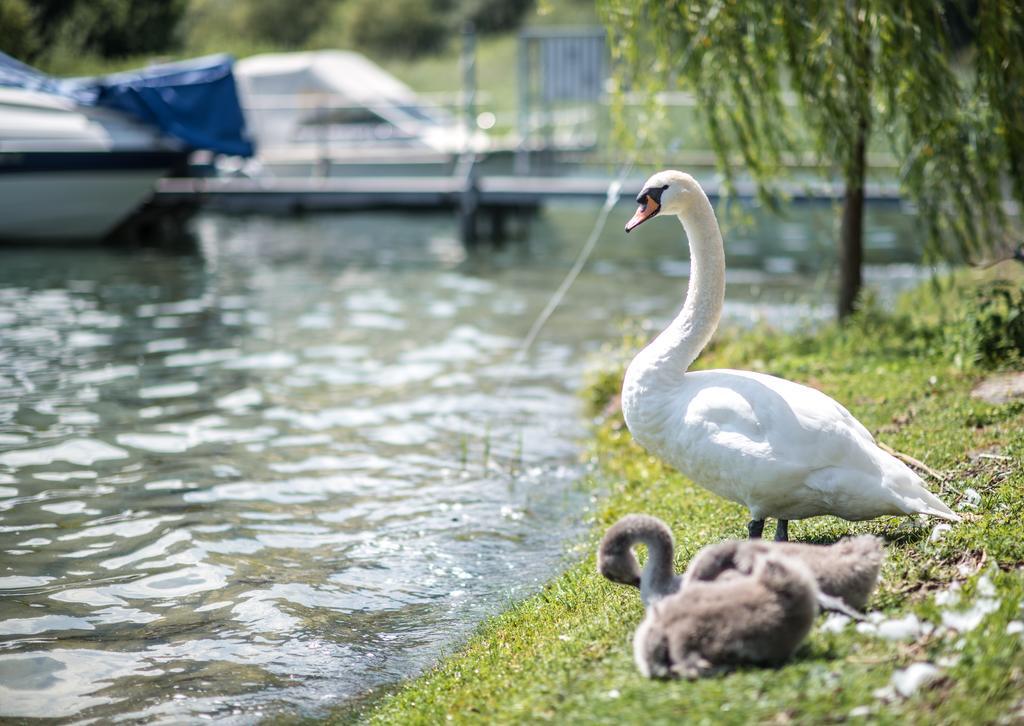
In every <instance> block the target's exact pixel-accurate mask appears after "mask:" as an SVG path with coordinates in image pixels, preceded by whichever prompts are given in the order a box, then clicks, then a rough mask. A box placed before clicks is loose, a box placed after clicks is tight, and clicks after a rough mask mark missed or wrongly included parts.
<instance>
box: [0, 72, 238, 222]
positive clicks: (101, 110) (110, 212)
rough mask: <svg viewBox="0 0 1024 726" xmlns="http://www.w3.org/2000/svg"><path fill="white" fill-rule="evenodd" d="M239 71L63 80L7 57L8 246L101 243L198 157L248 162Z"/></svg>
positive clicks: (2, 200)
mask: <svg viewBox="0 0 1024 726" xmlns="http://www.w3.org/2000/svg"><path fill="white" fill-rule="evenodd" d="M232 64H233V60H232V59H231V58H230V57H228V56H209V57H206V58H196V59H192V60H188V61H181V62H177V63H167V64H162V65H154V66H150V67H148V68H145V69H142V70H137V71H127V72H124V73H116V74H113V75H109V76H104V77H100V78H71V79H59V78H52V77H50V76H47V75H45V74H43V73H40V72H39V71H37V70H36V69H34V68H30V67H29V66H26V65H25V64H24V63H21V62H20V61H18V60H15V59H14V58H11V57H10V56H8V55H5V54H4V53H2V52H0V239H4V240H37V239H57V240H67V239H99V238H102V237H105V236H107V235H108V234H109V233H110V232H111V231H113V230H114V229H115V227H117V226H118V225H119V224H121V223H122V222H123V221H124V220H126V218H128V217H129V216H130V215H131V214H132V213H133V212H135V211H136V210H137V209H138V208H139V207H140V206H141V205H142V203H143V202H144V201H145V200H146V199H147V198H148V197H149V196H151V195H152V193H153V191H154V182H155V181H156V180H157V179H158V178H159V177H161V176H163V175H164V174H165V173H167V172H168V171H169V170H170V169H172V168H173V167H176V166H178V167H180V168H181V169H182V170H184V169H185V167H186V163H187V156H188V154H189V152H191V151H192V150H195V149H208V150H211V151H213V152H215V153H222V154H239V155H243V156H250V155H251V154H252V143H251V142H250V140H249V139H248V138H247V136H246V134H245V120H244V117H243V116H242V111H241V108H240V107H239V105H238V96H237V93H236V90H235V80H234V76H233V75H232Z"/></svg>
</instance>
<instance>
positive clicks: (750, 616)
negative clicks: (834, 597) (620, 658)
mask: <svg viewBox="0 0 1024 726" xmlns="http://www.w3.org/2000/svg"><path fill="white" fill-rule="evenodd" d="M752 563H753V569H752V571H751V572H750V573H749V574H743V573H741V572H740V571H738V570H737V571H736V572H735V573H733V574H730V576H728V577H726V578H723V579H718V580H715V581H711V582H708V581H703V580H694V581H692V582H690V583H688V584H687V585H685V586H684V587H683V588H682V589H681V590H680V591H679V592H678V593H676V594H675V595H670V596H667V597H663V598H661V599H659V600H657V601H655V602H653V603H652V604H651V606H650V607H649V608H648V609H647V614H646V616H645V617H644V620H643V622H642V623H641V624H640V627H639V628H637V631H636V634H635V635H634V637H633V657H634V659H635V660H636V664H637V667H638V668H639V669H640V672H641V673H643V674H644V675H645V676H647V677H649V678H672V677H683V678H698V677H700V676H705V675H710V674H712V673H714V672H716V671H719V670H722V669H726V668H729V667H732V666H735V665H740V664H755V665H778V664H780V663H782V662H783V661H785V660H786V659H788V658H789V657H790V656H791V655H792V654H793V651H795V650H796V648H797V647H798V646H799V645H800V643H801V641H803V639H804V638H805V637H806V636H807V633H808V632H809V631H810V629H811V625H812V624H813V622H814V618H815V616H816V615H817V614H818V604H817V601H818V589H817V586H816V585H815V581H814V576H813V575H812V574H811V571H810V569H809V568H808V567H807V566H806V565H805V564H803V563H802V562H801V561H800V560H798V559H796V558H793V557H787V556H784V555H780V554H776V553H772V552H768V553H764V554H756V555H755V556H754V557H753V558H752Z"/></svg>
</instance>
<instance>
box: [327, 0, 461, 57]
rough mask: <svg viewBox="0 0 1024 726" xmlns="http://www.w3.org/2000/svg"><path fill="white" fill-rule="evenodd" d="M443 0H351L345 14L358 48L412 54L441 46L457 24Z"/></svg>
mask: <svg viewBox="0 0 1024 726" xmlns="http://www.w3.org/2000/svg"><path fill="white" fill-rule="evenodd" d="M445 9H446V8H445V7H444V5H443V4H442V2H439V0H433V1H427V2H425V1H424V0H390V1H389V2H385V3H382V2H380V0H348V1H347V2H346V4H345V7H344V12H343V17H344V19H345V23H344V24H345V28H346V32H347V35H348V38H350V39H351V41H352V43H353V45H355V46H356V47H357V48H361V49H365V50H369V51H373V52H377V53H388V54H391V55H395V56H399V57H406V58H411V57H415V56H418V55H423V54H425V53H431V52H436V51H438V50H441V49H442V48H443V47H444V45H445V43H446V41H447V40H448V37H449V35H450V34H451V33H452V32H454V30H455V29H454V28H452V27H451V26H450V25H449V21H450V18H449V16H448V15H447V14H446V13H445Z"/></svg>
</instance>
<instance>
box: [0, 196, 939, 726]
mask: <svg viewBox="0 0 1024 726" xmlns="http://www.w3.org/2000/svg"><path fill="white" fill-rule="evenodd" d="M631 213H632V207H631V206H629V205H622V206H621V208H620V209H617V210H616V211H615V212H614V213H613V215H612V217H611V221H610V222H609V229H607V230H606V231H605V233H604V235H603V236H602V239H601V242H600V244H599V246H598V248H597V250H596V252H595V255H594V257H593V259H592V261H591V263H590V264H589V265H588V267H587V268H586V270H585V272H584V274H583V275H582V276H581V278H580V279H579V280H578V282H577V284H576V285H575V287H574V288H573V289H572V291H571V292H570V294H569V296H568V298H567V300H566V302H565V304H564V305H563V306H562V307H561V308H560V309H559V310H558V311H557V312H556V313H555V315H554V317H553V318H552V319H551V321H550V323H549V324H548V325H547V326H546V327H545V329H544V331H543V332H542V334H541V335H540V337H539V339H538V340H537V342H536V344H535V345H534V346H533V347H532V348H531V349H530V350H529V351H528V353H527V354H526V355H525V357H524V358H523V359H522V361H521V362H519V363H517V361H516V357H515V356H516V351H517V348H518V346H519V344H520V341H521V340H522V339H523V336H524V335H525V334H526V332H527V330H528V329H529V327H530V325H531V323H532V322H533V320H534V318H535V317H536V315H537V314H538V312H539V311H540V310H541V309H542V308H543V306H544V305H545V303H546V302H547V301H548V298H549V296H550V295H551V293H552V291H553V290H554V289H555V287H556V286H557V285H558V283H559V281H560V280H561V279H562V276H563V275H564V274H565V272H566V271H567V269H568V268H569V266H570V264H571V262H572V259H573V256H574V255H575V252H576V250H577V249H578V248H579V246H580V245H581V244H582V241H583V240H584V239H585V238H586V236H587V234H588V233H589V231H590V227H591V224H592V223H593V219H594V217H595V216H596V210H595V209H593V208H591V207H585V206H584V207H573V206H566V207H554V208H551V209H549V210H548V211H547V212H545V213H544V214H543V215H542V216H541V217H540V218H539V219H537V220H535V221H534V223H533V224H532V226H531V228H530V233H529V238H528V239H527V240H526V241H525V242H519V243H516V242H512V243H509V244H508V245H507V246H506V247H505V248H504V249H502V250H497V251H496V250H493V249H490V248H488V247H486V246H485V247H484V248H482V249H480V250H479V251H478V252H475V253H473V254H467V253H466V252H465V251H464V250H463V249H462V247H461V246H460V245H459V244H458V243H457V241H456V240H455V227H454V225H453V223H452V220H451V219H450V218H448V217H445V216H436V217H422V216H396V215H387V214H382V215H371V214H360V215H348V216H329V215H328V216H312V217H307V218H299V219H287V220H282V219H271V218H259V217H249V218H230V217H217V216H204V217H200V218H199V219H197V220H196V238H197V240H198V241H197V244H196V249H195V250H193V251H190V252H180V253H176V254H171V253H158V252H152V251H151V252H118V251H111V250H106V249H85V248H78V249H67V248H62V249H54V248H48V249H39V248H31V247H22V248H7V249H3V250H0V552H2V555H0V716H2V717H20V718H29V717H56V718H59V719H61V720H64V721H69V722H72V721H86V720H89V719H101V720H108V719H114V718H120V719H128V720H144V721H148V722H176V723H177V722H182V721H198V720H206V719H214V720H220V721H224V722H230V723H251V722H254V721H257V720H260V719H261V718H268V717H274V716H292V717H297V716H310V715H317V714H322V713H324V712H325V711H326V710H327V709H328V708H330V707H334V706H338V705H341V704H344V703H345V702H346V701H347V700H348V699H352V698H353V697H356V696H358V695H360V694H363V693H365V692H366V691H367V689H370V688H372V687H375V686H379V685H382V684H389V683H393V682H395V681H397V680H399V679H401V678H404V677H407V676H409V675H412V674H414V673H416V672H418V671H419V670H422V669H423V668H424V667H425V666H427V665H428V664H429V663H430V662H432V660H434V659H436V657H438V655H439V654H440V653H441V652H442V650H443V649H445V648H449V649H450V648H451V647H454V645H455V644H457V643H458V641H459V640H460V639H461V638H463V637H465V636H466V635H467V634H468V633H469V632H471V631H472V629H473V628H474V626H475V625H476V624H477V623H479V621H480V620H481V619H482V618H484V617H485V616H486V615H488V614H491V613H494V612H497V611H499V610H500V609H501V608H502V607H503V606H504V605H506V604H507V603H508V602H510V601H512V600H515V599H517V598H521V597H524V596H525V595H527V594H529V593H530V592H532V591H534V590H536V588H537V587H538V586H539V584H540V583H541V582H543V581H544V580H545V579H546V578H547V577H549V576H550V575H552V574H553V573H554V572H556V571H557V570H558V569H559V568H560V567H561V566H563V563H564V562H565V561H566V559H565V558H566V551H567V548H568V546H569V545H571V544H573V543H574V542H576V541H578V539H579V536H580V534H581V532H582V531H583V530H584V529H585V527H586V526H587V517H588V516H589V512H590V511H591V510H590V508H591V507H592V494H591V493H590V492H589V491H587V490H586V489H585V488H584V487H582V486H580V485H579V480H580V479H581V478H582V477H583V476H584V475H585V465H583V464H581V463H580V462H581V460H580V450H581V447H580V440H581V438H582V437H583V436H584V435H585V433H586V421H585V420H584V418H583V414H582V412H581V406H580V403H579V401H578V398H577V393H578V389H579V386H580V381H581V373H582V371H583V370H584V368H585V367H586V366H587V365H588V361H591V360H592V357H591V356H592V354H593V353H594V352H595V351H596V350H598V349H599V348H600V347H601V346H602V345H603V344H607V343H613V344H614V343H615V342H616V341H617V340H618V338H619V337H620V335H621V328H620V323H619V321H621V320H623V319H624V318H627V317H640V318H651V319H653V320H654V321H655V323H661V322H664V321H665V320H666V319H667V318H668V317H669V316H670V315H671V314H672V313H673V312H674V311H675V309H677V308H678V306H679V304H680V303H681V300H682V294H683V289H684V287H685V278H686V275H687V271H688V268H687V265H686V252H685V246H684V243H683V241H682V236H681V232H680V230H679V228H678V226H677V225H674V224H671V223H667V222H663V223H661V224H660V226H659V223H658V222H654V223H651V224H648V225H645V226H644V227H643V228H641V230H639V231H638V232H636V233H634V234H632V235H630V236H629V237H628V238H626V237H625V236H624V235H623V234H622V232H621V227H622V224H623V223H624V221H625V220H626V219H627V218H628V217H629V215H630V214H631ZM834 228H835V213H834V210H830V209H827V208H826V209H817V210H813V211H811V210H801V211H799V212H795V213H794V216H793V217H792V218H789V219H786V220H783V221H779V220H774V219H771V218H768V217H761V216H759V215H755V224H754V226H753V227H752V228H749V229H731V230H729V231H728V233H727V239H728V242H727V248H728V252H729V262H730V273H729V287H728V292H727V295H728V298H729V301H728V303H727V312H726V320H727V322H731V323H733V324H749V323H751V322H753V321H756V320H759V319H767V320H769V321H771V322H773V323H775V324H798V323H801V322H804V321H807V320H812V319H821V318H822V317H826V316H828V315H829V314H830V311H831V309H832V292H831V285H830V284H829V282H828V278H827V276H825V275H822V274H819V270H820V269H822V267H823V266H824V267H827V266H828V265H829V264H830V260H831V250H832V246H833V245H832V241H831V240H832V239H833V238H834ZM868 239H869V242H868V246H869V259H870V260H873V261H874V262H875V263H894V264H885V265H875V266H873V267H872V268H871V270H870V274H869V279H871V280H872V281H873V282H874V283H875V284H877V285H878V286H879V287H880V288H881V289H882V290H883V292H884V293H886V294H888V293H891V292H893V291H895V290H896V289H899V288H903V287H906V286H907V285H909V284H911V283H912V282H913V281H914V280H916V279H919V278H920V273H919V272H918V270H917V268H916V267H914V266H913V264H912V263H913V261H914V260H915V258H916V253H915V251H914V249H915V245H914V239H913V234H912V223H911V222H910V220H908V219H907V218H904V217H902V216H900V215H899V214H897V213H895V212H884V213H883V212H877V213H873V214H871V215H870V217H869V225H868Z"/></svg>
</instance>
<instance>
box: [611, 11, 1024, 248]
mask: <svg viewBox="0 0 1024 726" xmlns="http://www.w3.org/2000/svg"><path fill="white" fill-rule="evenodd" d="M598 8H599V12H600V13H601V16H602V20H603V22H604V23H605V25H606V27H607V29H608V34H609V40H610V46H611V53H612V60H613V66H614V68H615V87H616V89H617V91H618V93H619V95H620V96H621V94H622V93H623V92H625V91H630V92H632V93H633V94H635V95H640V96H641V97H645V98H648V99H650V102H649V104H650V106H651V107H652V110H656V109H653V107H654V106H655V105H656V104H655V103H654V99H656V98H657V94H658V93H659V92H661V91H665V90H684V91H688V92H690V93H692V94H693V95H694V97H695V99H696V102H697V108H698V115H699V118H700V121H701V124H702V126H703V127H704V128H705V129H706V134H707V139H708V140H709V142H710V145H711V147H712V150H713V151H714V153H715V158H716V161H717V165H718V167H719V170H720V171H721V172H722V174H723V177H724V178H725V180H726V183H727V185H729V186H728V188H732V185H733V183H734V182H735V179H736V178H737V176H738V175H739V174H741V173H742V174H744V175H747V176H749V177H750V178H751V179H752V180H753V181H754V182H755V183H756V184H757V187H758V191H759V193H760V194H761V195H762V196H763V197H764V198H765V199H771V198H774V196H775V194H776V192H777V190H778V184H777V182H778V181H779V180H780V179H781V178H783V177H784V175H785V173H786V167H788V166H790V165H791V164H792V163H793V162H794V160H801V159H806V158H808V157H810V158H811V160H812V161H813V162H814V163H815V164H816V165H817V166H819V167H821V168H823V169H824V170H826V173H829V174H835V175H837V176H839V177H841V178H842V179H843V181H844V182H845V183H846V184H847V185H848V186H850V185H852V184H857V183H860V182H863V179H858V178H856V177H857V175H858V165H857V163H856V155H855V153H854V151H855V146H856V144H855V139H856V138H857V134H858V133H862V134H864V135H865V138H866V140H867V141H868V149H869V150H879V149H881V150H886V151H889V152H891V153H892V154H894V155H895V157H896V159H897V161H898V171H897V174H898V178H899V182H900V184H901V187H902V190H903V193H904V195H905V196H906V198H907V199H908V201H910V202H912V203H913V204H914V205H915V206H916V207H917V210H918V214H919V217H920V220H921V224H922V229H923V231H924V232H925V238H926V250H925V251H926V255H927V258H928V259H930V260H935V259H940V258H941V259H972V258H977V257H981V256H983V255H990V254H991V250H993V249H996V250H997V251H998V250H999V249H1000V248H1005V247H1007V246H1008V245H1010V244H1011V243H1012V242H1015V241H1018V240H1016V238H1015V236H1014V235H1017V236H1019V235H1020V230H1019V224H1020V222H1019V217H1014V216H1012V215H1007V214H1006V208H1007V204H1006V202H1008V201H1011V200H1012V201H1015V202H1016V203H1018V204H1024V3H1021V2H1019V0H947V1H946V2H939V1H938V0H806V1H805V2H793V3H791V2H772V3H768V2H764V1H763V0H686V1H685V2H683V1H674V2H671V1H670V2H665V1H663V0H647V1H646V2H636V0H599V2H598ZM963 36H966V38H967V41H968V42H966V43H964V42H961V41H962V40H963ZM617 113H618V114H619V118H620V119H621V118H624V114H623V110H622V104H621V100H620V102H619V103H618V106H617ZM664 117H665V114H660V115H659V114H657V113H650V114H648V115H647V116H646V119H647V121H648V123H645V124H642V125H643V126H645V127H646V128H644V129H642V130H638V129H637V124H636V123H635V122H634V123H632V124H631V125H630V128H629V133H628V134H623V135H622V136H621V140H622V142H623V143H624V144H626V145H632V146H634V147H635V146H643V145H648V146H649V147H651V148H654V149H657V148H667V147H669V145H670V144H671V139H672V136H673V134H675V133H676V131H675V130H673V129H671V128H668V127H667V125H666V124H664V123H659V118H661V119H664ZM870 161H871V154H870V153H869V154H868V163H869V166H870ZM869 172H870V169H869ZM1015 225H1016V226H1015ZM997 254H998V252H997Z"/></svg>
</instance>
